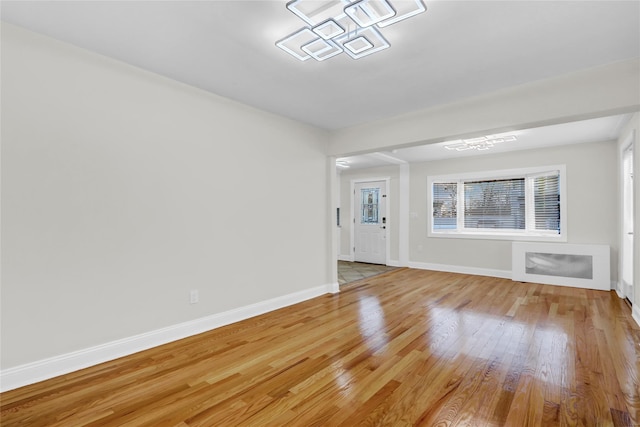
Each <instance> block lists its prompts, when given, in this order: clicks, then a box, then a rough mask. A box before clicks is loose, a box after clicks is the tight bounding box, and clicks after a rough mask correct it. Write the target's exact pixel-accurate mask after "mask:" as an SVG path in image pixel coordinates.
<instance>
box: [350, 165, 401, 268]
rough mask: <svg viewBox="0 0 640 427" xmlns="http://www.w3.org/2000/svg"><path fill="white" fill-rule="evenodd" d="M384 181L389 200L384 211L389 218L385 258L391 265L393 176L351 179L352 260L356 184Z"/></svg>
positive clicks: (353, 254)
mask: <svg viewBox="0 0 640 427" xmlns="http://www.w3.org/2000/svg"><path fill="white" fill-rule="evenodd" d="M380 181H383V182H384V183H385V190H386V191H385V193H386V195H387V200H386V202H385V209H384V210H385V212H384V216H385V218H387V224H386V228H385V229H384V240H385V242H384V244H385V248H384V251H385V254H384V256H385V260H384V265H389V259H390V258H389V252H390V251H391V242H390V241H389V236H390V235H391V233H389V230H390V229H391V221H390V216H389V214H390V212H391V203H389V200H390V198H391V187H390V182H391V178H390V177H388V176H387V177H382V178H375V177H374V178H355V179H352V180H351V188H350V190H349V191H350V193H349V198H350V199H351V209H350V210H349V212H351V214H350V217H351V218H350V220H349V221H350V227H349V228H350V233H349V234H350V236H349V258H351V260H355V257H356V254H355V251H354V250H353V247H354V245H355V241H356V238H355V229H356V227H355V225H356V212H355V210H356V206H355V189H356V184H362V183H366V182H380Z"/></svg>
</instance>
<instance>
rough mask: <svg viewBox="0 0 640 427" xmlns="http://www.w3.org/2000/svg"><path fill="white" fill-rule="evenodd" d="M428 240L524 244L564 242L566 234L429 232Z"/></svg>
mask: <svg viewBox="0 0 640 427" xmlns="http://www.w3.org/2000/svg"><path fill="white" fill-rule="evenodd" d="M427 236H428V237H430V238H432V237H433V238H444V239H479V240H510V241H526V242H566V241H567V236H566V234H554V235H544V234H515V233H489V232H475V233H470V232H455V233H452V232H449V233H447V232H429V233H428V234H427Z"/></svg>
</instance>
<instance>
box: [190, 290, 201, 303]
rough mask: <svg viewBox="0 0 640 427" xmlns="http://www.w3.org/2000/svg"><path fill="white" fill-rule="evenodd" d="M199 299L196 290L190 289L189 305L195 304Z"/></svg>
mask: <svg viewBox="0 0 640 427" xmlns="http://www.w3.org/2000/svg"><path fill="white" fill-rule="evenodd" d="M199 299H200V297H199V295H198V290H197V289H191V292H189V303H191V304H195V303H197V302H198V301H199Z"/></svg>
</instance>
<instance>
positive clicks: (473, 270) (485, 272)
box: [409, 262, 511, 279]
mask: <svg viewBox="0 0 640 427" xmlns="http://www.w3.org/2000/svg"><path fill="white" fill-rule="evenodd" d="M409 268H417V269H420V270H434V271H445V272H448V273H460V274H473V275H475V276H489V277H498V278H501V279H511V271H509V270H494V269H491V268H480V267H467V266H464V265H446V264H432V263H428V262H409Z"/></svg>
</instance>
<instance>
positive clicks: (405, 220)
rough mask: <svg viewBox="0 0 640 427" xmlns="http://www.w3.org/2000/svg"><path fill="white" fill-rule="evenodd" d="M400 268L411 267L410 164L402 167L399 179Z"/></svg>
mask: <svg viewBox="0 0 640 427" xmlns="http://www.w3.org/2000/svg"><path fill="white" fill-rule="evenodd" d="M398 186H399V194H398V221H397V222H396V223H397V224H398V261H399V262H400V265H399V266H398V267H406V266H407V265H409V218H410V213H409V209H410V205H411V200H410V195H409V194H410V190H411V184H410V166H409V163H407V164H403V165H400V176H399V179H398Z"/></svg>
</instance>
